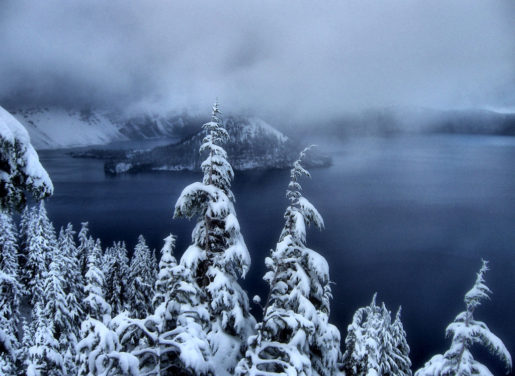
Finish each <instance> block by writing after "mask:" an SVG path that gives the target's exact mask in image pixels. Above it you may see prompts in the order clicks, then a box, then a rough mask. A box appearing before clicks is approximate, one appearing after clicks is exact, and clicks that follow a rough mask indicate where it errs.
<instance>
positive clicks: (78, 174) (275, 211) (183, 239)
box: [40, 136, 515, 373]
mask: <svg viewBox="0 0 515 376" xmlns="http://www.w3.org/2000/svg"><path fill="white" fill-rule="evenodd" d="M331 151H332V153H333V154H334V157H333V158H334V165H333V166H332V167H330V168H327V169H318V170H314V171H312V176H313V179H312V180H310V181H309V180H308V181H305V182H304V184H303V185H304V192H305V195H306V197H307V198H309V199H310V200H311V201H312V202H313V204H315V206H317V208H318V209H319V211H320V212H321V213H322V215H323V216H324V219H325V222H326V229H325V230H324V231H323V232H317V231H312V232H310V234H309V235H308V245H309V246H310V247H311V248H313V249H315V250H317V251H319V252H320V253H322V254H323V255H324V256H326V257H327V259H328V260H329V263H330V266H331V276H332V279H333V280H334V282H335V285H334V289H333V290H334V301H333V304H332V321H333V322H335V323H336V324H337V325H338V327H339V328H340V330H341V332H342V336H345V333H346V326H347V325H348V324H349V323H350V320H351V318H352V314H353V312H354V311H355V310H356V309H357V308H358V307H359V306H362V305H365V304H367V303H368V302H369V300H370V299H371V297H372V294H373V293H374V292H375V291H377V292H378V293H379V299H380V300H384V301H385V302H386V304H387V306H388V307H389V308H390V309H391V310H396V309H397V307H398V306H399V305H402V306H403V322H404V325H405V329H406V331H407V333H408V341H409V343H410V346H411V349H412V359H413V362H414V366H415V367H418V366H420V365H421V364H422V363H423V362H424V361H425V360H428V358H429V357H430V356H431V355H433V354H435V353H436V352H442V351H445V350H446V349H447V348H448V345H449V343H448V341H446V340H445V338H444V330H445V327H446V326H447V324H448V323H449V322H451V321H452V320H453V319H454V316H455V315H456V314H457V313H458V312H459V311H460V310H462V309H463V295H464V293H465V292H466V291H467V290H468V289H469V288H470V287H471V286H472V283H473V282H474V279H475V275H474V273H475V272H476V271H477V270H478V269H479V267H480V259H481V258H485V259H488V260H490V266H491V271H490V272H489V273H488V274H487V277H486V279H487V284H488V285H489V286H490V287H491V289H492V290H493V292H494V295H493V297H492V301H490V302H487V303H485V304H484V306H483V307H481V308H480V309H478V311H477V318H478V319H482V320H484V321H486V322H487V324H488V325H489V326H490V328H491V329H492V331H493V332H494V333H496V334H498V335H499V336H500V337H501V338H502V339H503V340H504V341H505V344H506V345H507V346H508V349H509V350H511V351H512V352H514V351H515V334H514V331H513V326H512V324H511V323H510V321H511V319H513V318H514V317H515V299H514V296H515V282H514V279H513V275H514V272H515V253H514V252H515V231H514V229H515V163H514V162H515V139H514V138H503V137H482V136H424V137H415V136H413V137H404V136H403V137H394V138H383V139H374V138H363V139H352V140H349V141H346V142H345V143H342V144H337V145H335V144H333V145H332V146H331ZM40 156H41V160H42V162H43V164H44V165H45V167H46V168H47V169H48V171H49V173H50V175H51V177H52V179H53V181H54V185H55V196H54V197H53V198H52V199H51V200H50V202H49V204H48V209H49V212H50V215H51V217H52V219H53V220H54V223H55V224H56V225H57V226H60V225H63V224H65V223H66V222H67V221H71V222H72V223H73V224H74V225H75V226H76V227H78V226H79V223H80V222H81V221H84V220H87V221H89V222H90V227H91V229H92V232H93V234H94V235H95V236H98V237H100V238H101V239H102V240H103V241H104V245H109V244H110V243H111V242H112V241H113V240H121V239H123V240H126V241H127V243H128V244H129V245H130V246H133V245H134V243H135V242H136V239H137V236H138V234H139V233H142V234H143V235H144V236H145V237H146V238H147V239H148V240H149V242H150V244H151V245H152V246H153V247H155V248H157V249H159V248H160V247H161V244H162V243H161V239H163V238H164V237H165V236H166V235H167V234H168V233H169V232H173V233H175V234H177V235H178V236H179V239H178V247H177V249H178V253H179V254H180V253H181V252H182V251H183V250H184V249H185V247H186V246H187V244H189V242H190V239H191V230H192V229H193V225H194V224H193V223H191V222H188V221H186V220H172V213H173V212H172V209H173V205H174V203H175V200H176V199H177V197H178V195H179V193H180V192H181V191H182V189H183V188H184V186H185V185H187V184H189V183H192V182H194V181H196V180H198V179H200V175H199V174H198V173H190V172H182V173H156V174H150V173H146V174H139V175H127V176H118V177H107V176H105V175H104V173H103V168H102V162H101V161H96V160H81V159H72V158H70V157H69V156H67V155H66V154H65V153H63V152H62V151H46V152H42V153H41V154H40ZM287 182H288V172H287V171H269V172H245V173H237V174H236V180H235V182H234V185H233V190H234V193H235V195H236V198H237V203H236V210H237V212H238V216H239V220H240V223H241V228H242V232H243V234H244V236H245V239H246V242H247V246H248V248H249V250H250V252H251V255H252V260H253V265H252V269H251V271H250V272H249V275H248V276H247V278H246V280H245V281H244V285H245V287H246V288H247V290H248V291H249V295H253V294H255V293H260V294H261V295H264V293H265V291H266V286H265V285H264V283H263V282H262V281H261V277H262V275H263V273H264V266H263V262H264V257H265V256H266V255H267V254H268V252H269V250H270V248H272V247H274V246H275V242H276V241H277V238H278V236H279V232H280V230H281V227H282V221H283V219H282V214H283V211H284V208H285V206H286V200H285V197H284V191H285V188H286V184H287ZM482 356H484V354H482ZM491 367H492V368H491V370H492V371H493V372H494V373H500V372H502V369H499V368H496V367H495V364H494V365H491Z"/></svg>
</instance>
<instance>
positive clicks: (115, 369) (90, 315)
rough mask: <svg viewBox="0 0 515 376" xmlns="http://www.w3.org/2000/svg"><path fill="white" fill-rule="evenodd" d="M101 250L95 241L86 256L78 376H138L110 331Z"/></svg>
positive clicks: (130, 358)
mask: <svg viewBox="0 0 515 376" xmlns="http://www.w3.org/2000/svg"><path fill="white" fill-rule="evenodd" d="M101 256H102V248H101V245H100V241H99V240H97V241H96V243H95V245H94V246H93V248H92V249H91V251H90V252H89V254H88V271H87V273H86V283H87V285H86V288H85V291H86V294H87V297H86V299H85V303H86V314H87V317H86V319H85V320H84V321H83V322H82V325H81V332H80V334H81V338H82V340H81V341H80V342H79V343H78V344H77V346H76V353H77V354H78V355H77V368H78V375H79V376H86V375H87V376H118V375H124V376H125V375H129V376H138V375H139V373H138V359H137V358H135V357H134V356H132V355H131V354H128V353H126V352H123V351H122V349H121V345H120V342H119V340H118V336H117V335H116V333H115V332H114V331H113V330H112V329H111V328H110V323H111V307H110V306H109V304H107V302H106V301H105V299H104V290H103V288H104V275H103V273H102V270H101V268H100V261H101Z"/></svg>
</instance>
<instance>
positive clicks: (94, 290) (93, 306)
mask: <svg viewBox="0 0 515 376" xmlns="http://www.w3.org/2000/svg"><path fill="white" fill-rule="evenodd" d="M99 247H100V243H99V241H97V242H96V243H95V246H94V248H93V250H92V251H91V252H90V253H89V255H88V271H87V273H86V287H85V289H84V290H85V293H86V298H85V312H86V315H87V316H88V317H89V318H92V319H95V320H98V321H102V322H103V323H105V324H107V323H109V321H110V319H111V307H110V306H109V304H107V302H106V301H105V298H104V283H105V282H104V274H103V273H102V270H101V268H100V260H101V258H100V257H101V251H100V252H99V251H98V248H99ZM100 249H101V248H100Z"/></svg>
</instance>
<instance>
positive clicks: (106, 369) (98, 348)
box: [77, 317, 140, 376]
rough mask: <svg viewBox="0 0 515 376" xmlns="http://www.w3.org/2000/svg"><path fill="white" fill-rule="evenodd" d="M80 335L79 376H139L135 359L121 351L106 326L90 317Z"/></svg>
mask: <svg viewBox="0 0 515 376" xmlns="http://www.w3.org/2000/svg"><path fill="white" fill-rule="evenodd" d="M81 332H82V333H83V339H82V340H81V341H80V342H79V343H78V344H77V353H78V354H79V356H78V361H77V362H78V365H77V367H78V373H77V375H78V376H120V375H123V376H140V373H139V369H138V367H139V363H138V359H137V358H136V357H135V356H133V355H131V354H129V353H127V352H124V351H122V348H121V345H120V342H119V339H118V336H117V335H116V333H115V332H114V331H113V330H111V329H110V327H109V326H108V325H105V324H104V323H103V322H101V321H98V320H96V319H94V318H91V317H89V318H88V319H86V320H85V321H84V322H83V323H82V327H81Z"/></svg>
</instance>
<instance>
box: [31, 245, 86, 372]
mask: <svg viewBox="0 0 515 376" xmlns="http://www.w3.org/2000/svg"><path fill="white" fill-rule="evenodd" d="M65 260H66V259H65V258H64V257H63V253H62V252H60V250H57V251H56V252H55V253H54V256H53V260H52V262H51V263H50V267H49V270H48V272H47V273H45V279H44V295H43V297H41V303H43V306H42V308H41V310H40V312H38V314H39V316H38V318H39V320H40V322H39V323H38V330H40V331H44V333H45V336H52V338H51V339H49V338H43V337H40V338H37V339H36V341H35V345H36V346H42V345H43V344H42V343H40V342H38V341H41V340H42V341H52V342H51V343H52V345H55V344H56V343H57V346H56V347H55V349H56V350H57V351H58V352H59V354H60V355H61V357H63V356H64V354H66V353H68V352H70V353H73V352H74V351H75V345H76V344H77V334H78V333H77V327H76V326H75V319H76V318H77V316H78V315H77V314H74V313H73V312H74V311H75V313H76V311H77V307H76V306H73V305H69V302H70V300H69V299H68V296H69V294H68V295H67V294H66V293H65V291H64V288H65V286H66V282H65V275H64V270H65V269H66V268H67V267H68V266H69V265H68V264H67V263H65ZM38 304H39V302H38ZM75 304H76V303H75ZM43 325H51V327H49V328H42V326H43ZM49 343H50V342H49ZM68 366H71V365H68ZM61 368H62V372H61V373H60V374H61V375H68V374H73V373H75V369H74V367H72V368H71V369H66V368H65V366H64V359H63V361H62V363H61ZM56 372H57V371H56Z"/></svg>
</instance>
